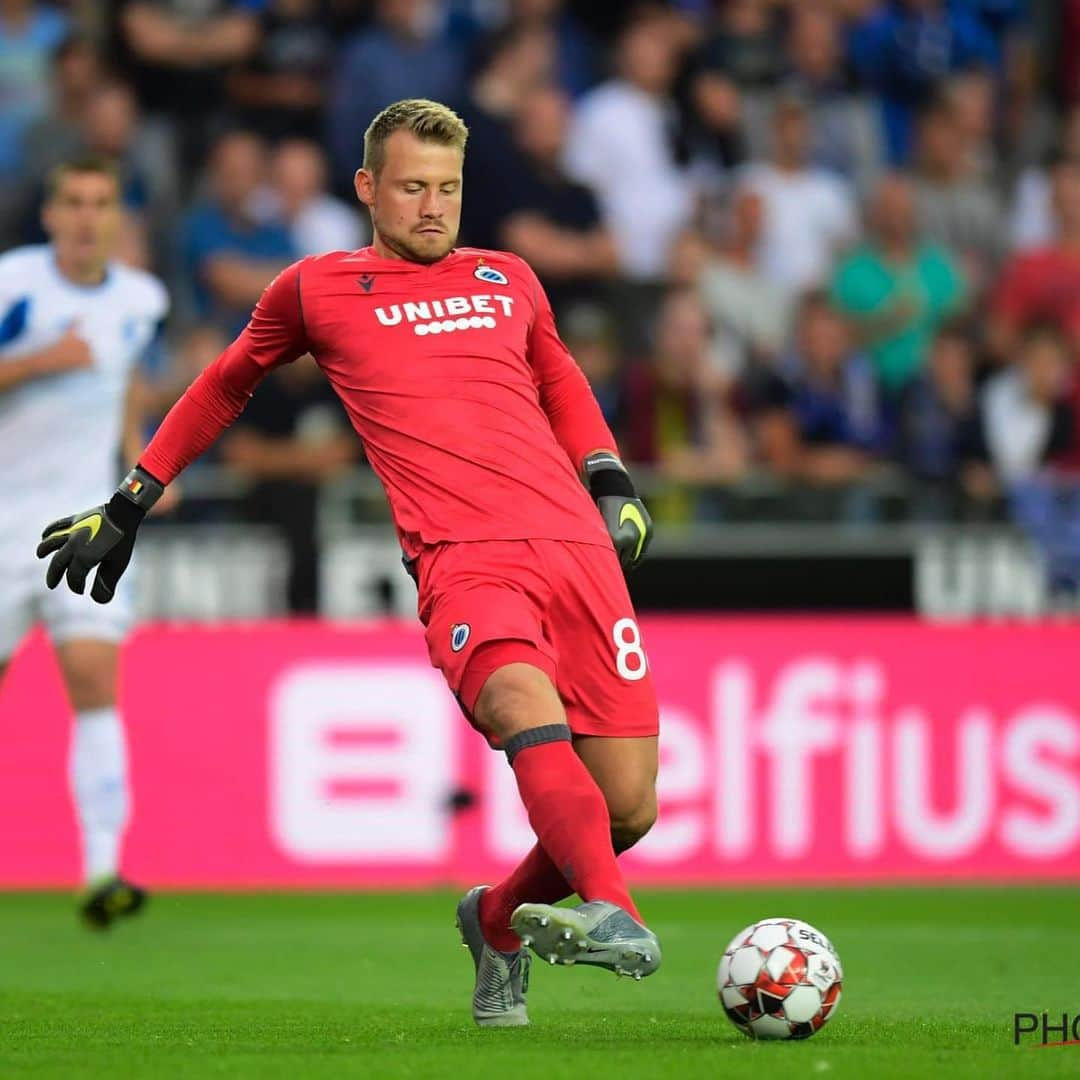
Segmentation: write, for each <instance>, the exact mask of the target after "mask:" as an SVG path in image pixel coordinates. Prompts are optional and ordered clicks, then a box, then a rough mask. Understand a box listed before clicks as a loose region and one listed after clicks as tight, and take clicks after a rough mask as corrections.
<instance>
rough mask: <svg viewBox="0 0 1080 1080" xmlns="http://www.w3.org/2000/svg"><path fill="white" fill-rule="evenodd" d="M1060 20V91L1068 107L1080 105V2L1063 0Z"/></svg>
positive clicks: (1079, 0) (1078, 0)
mask: <svg viewBox="0 0 1080 1080" xmlns="http://www.w3.org/2000/svg"><path fill="white" fill-rule="evenodd" d="M1064 5H1065V6H1064V10H1063V13H1062V19H1061V91H1062V95H1063V96H1064V98H1065V100H1066V102H1068V103H1069V104H1070V105H1076V104H1080V0H1064Z"/></svg>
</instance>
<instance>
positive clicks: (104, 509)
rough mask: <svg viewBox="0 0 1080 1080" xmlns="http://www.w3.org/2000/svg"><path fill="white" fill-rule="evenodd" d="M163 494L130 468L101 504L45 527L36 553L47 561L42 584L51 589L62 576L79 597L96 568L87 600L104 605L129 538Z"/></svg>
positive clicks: (126, 557)
mask: <svg viewBox="0 0 1080 1080" xmlns="http://www.w3.org/2000/svg"><path fill="white" fill-rule="evenodd" d="M163 491H164V488H163V487H162V485H161V484H159V483H158V482H157V480H155V479H154V478H153V477H152V476H151V475H150V474H149V473H148V472H147V471H146V470H145V469H140V468H138V466H136V467H135V468H134V469H132V471H131V472H130V473H129V474H128V476H127V478H126V479H125V480H124V482H123V483H122V484H121V485H120V487H119V488H118V489H117V491H116V494H114V495H113V497H112V498H111V499H110V500H109V501H108V502H107V503H105V504H104V505H102V506H95V507H93V508H91V509H90V510H84V511H83V512H82V513H81V514H74V515H72V516H71V517H66V518H61V519H60V520H59V521H54V522H53V523H52V524H51V525H48V526H46V527H45V530H44V532H42V534H41V543H40V544H38V547H37V556H38V558H39V559H43V558H45V557H46V556H47V555H52V560H51V561H50V563H49V568H48V570H47V571H46V572H45V584H46V585H48V586H49V588H50V589H55V588H56V586H57V585H59V584H60V581H61V579H62V578H63V577H64V576H65V575H66V576H67V583H68V586H69V587H70V588H71V590H72V592H77V593H82V592H83V590H84V589H85V588H86V577H87V575H88V574H89V573H90V571H91V570H93V568H94V567H95V566H96V567H97V568H98V572H97V575H96V576H95V577H94V584H93V586H92V587H91V589H90V596H91V597H92V598H93V599H94V600H96V601H97V602H98V603H99V604H107V603H108V602H109V601H110V600H111V599H112V598H113V595H114V593H115V592H116V585H117V582H118V581H119V580H120V577H121V575H122V574H123V573H124V571H125V570H126V569H127V565H128V563H129V562H130V561H131V551H132V549H133V548H134V547H135V533H136V532H137V531H138V528H139V525H140V524H141V523H142V519H143V518H144V517H145V516H146V512H147V511H148V510H149V509H150V507H151V506H153V505H154V503H155V502H157V500H158V499H159V498H160V497H161V493H162V492H163ZM53 552H55V554H53Z"/></svg>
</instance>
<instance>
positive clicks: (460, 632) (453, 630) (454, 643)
mask: <svg viewBox="0 0 1080 1080" xmlns="http://www.w3.org/2000/svg"><path fill="white" fill-rule="evenodd" d="M468 640H469V624H468V623H467V622H459V623H454V625H453V626H451V627H450V648H451V649H453V650H454V652H461V650H462V649H464V648H465V642H467V641H468Z"/></svg>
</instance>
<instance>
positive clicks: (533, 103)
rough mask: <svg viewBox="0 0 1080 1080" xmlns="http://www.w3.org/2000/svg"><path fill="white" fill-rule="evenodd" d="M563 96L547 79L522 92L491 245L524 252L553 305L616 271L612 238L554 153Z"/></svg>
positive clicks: (562, 130) (564, 114)
mask: <svg viewBox="0 0 1080 1080" xmlns="http://www.w3.org/2000/svg"><path fill="white" fill-rule="evenodd" d="M568 115H569V101H568V99H567V97H566V95H565V94H564V93H563V92H562V91H561V90H557V89H556V88H555V87H553V86H548V87H541V88H538V89H536V90H533V91H531V92H530V93H528V94H527V95H526V97H525V99H524V100H523V102H522V104H521V107H520V109H519V110H518V114H517V117H516V123H515V134H516V136H517V143H518V147H519V149H520V150H521V152H522V154H523V158H524V168H523V171H522V174H521V176H520V177H519V178H518V181H517V183H516V184H515V185H514V186H513V187H512V188H510V189H508V190H506V192H505V199H506V204H505V211H504V216H503V218H502V221H501V224H500V226H499V229H498V235H497V238H498V241H499V243H498V244H497V246H498V247H500V248H509V249H510V250H511V251H516V252H517V253H518V254H519V255H521V256H522V257H523V258H525V259H526V260H527V261H528V263H529V265H530V266H532V268H533V269H534V270H535V271H536V273H537V274H538V275H539V277H540V280H541V281H542V282H543V284H544V287H545V288H546V289H547V292H548V296H549V298H550V299H551V303H552V306H553V307H554V308H555V310H556V312H558V311H560V310H561V309H562V308H563V307H564V306H565V304H566V303H567V302H568V301H569V300H571V299H574V298H579V299H580V298H582V297H584V296H587V295H588V294H589V293H591V292H592V291H593V290H594V285H595V283H596V282H597V281H598V280H600V279H603V278H605V277H608V276H610V275H612V274H614V273H615V269H616V252H615V242H614V240H613V239H612V236H611V234H610V232H609V231H608V230H607V229H606V228H605V227H604V226H603V224H602V223H601V221H600V209H599V207H598V206H597V204H596V199H595V197H594V196H593V194H592V192H591V191H589V189H588V188H586V187H583V186H582V185H580V184H575V183H573V182H572V181H570V180H568V179H567V178H566V176H565V175H564V174H563V172H562V168H561V164H560V159H561V155H562V148H563V144H564V142H565V138H566V127H567V119H568Z"/></svg>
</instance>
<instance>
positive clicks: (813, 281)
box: [742, 95, 858, 296]
mask: <svg viewBox="0 0 1080 1080" xmlns="http://www.w3.org/2000/svg"><path fill="white" fill-rule="evenodd" d="M772 135H773V146H772V160H771V161H770V162H768V163H758V164H752V165H748V166H746V168H745V169H744V170H743V172H742V182H744V183H745V184H746V185H747V186H749V187H750V188H752V189H753V190H755V191H757V192H758V193H759V194H760V195H761V197H762V200H763V201H764V205H765V227H764V234H763V236H762V243H761V257H762V270H763V271H764V273H765V275H766V276H767V277H768V278H769V279H770V280H771V281H772V282H773V283H774V284H776V285H778V286H780V287H781V288H782V289H784V290H786V291H787V292H788V293H789V294H790V295H791V296H795V295H797V294H798V293H800V292H802V291H804V290H806V289H810V288H814V287H817V286H819V285H821V284H822V283H823V282H824V281H825V280H826V278H827V276H828V273H829V269H830V267H831V266H832V264H833V261H834V259H835V256H836V254H837V252H838V251H840V250H841V249H842V248H843V247H845V246H846V245H848V244H849V243H851V242H852V241H853V240H854V239H855V236H856V234H857V232H858V225H857V220H856V213H855V201H854V196H853V194H852V191H851V188H850V187H849V185H848V184H847V183H846V182H845V181H844V180H842V179H841V178H840V177H838V176H836V175H834V174H833V173H829V172H826V171H825V170H824V169H819V168H816V167H815V166H813V165H811V163H810V116H809V113H808V111H807V105H806V103H805V102H804V101H803V100H802V98H800V97H797V96H793V95H784V96H782V97H779V98H778V99H777V102H776V105H775V108H774V111H773V119H772Z"/></svg>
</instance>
